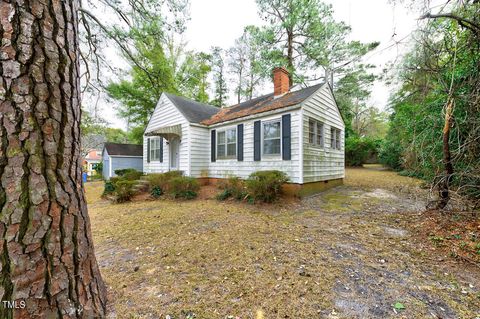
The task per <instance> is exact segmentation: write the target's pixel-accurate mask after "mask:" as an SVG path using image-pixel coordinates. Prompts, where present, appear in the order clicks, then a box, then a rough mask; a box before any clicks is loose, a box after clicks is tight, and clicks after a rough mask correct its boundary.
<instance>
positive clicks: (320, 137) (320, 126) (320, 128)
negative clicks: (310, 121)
mask: <svg viewBox="0 0 480 319" xmlns="http://www.w3.org/2000/svg"><path fill="white" fill-rule="evenodd" d="M317 145H320V146H323V124H322V123H320V122H317Z"/></svg>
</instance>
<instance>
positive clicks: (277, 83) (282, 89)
mask: <svg viewBox="0 0 480 319" xmlns="http://www.w3.org/2000/svg"><path fill="white" fill-rule="evenodd" d="M289 90H290V80H289V73H288V71H287V69H285V68H283V67H277V68H275V69H273V96H280V95H283V94H285V93H287V92H288V91H289Z"/></svg>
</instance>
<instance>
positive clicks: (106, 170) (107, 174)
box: [102, 149, 112, 180]
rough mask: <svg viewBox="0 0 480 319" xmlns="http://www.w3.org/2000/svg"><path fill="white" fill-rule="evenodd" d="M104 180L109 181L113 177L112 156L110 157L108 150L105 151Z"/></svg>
mask: <svg viewBox="0 0 480 319" xmlns="http://www.w3.org/2000/svg"><path fill="white" fill-rule="evenodd" d="M102 175H103V179H105V180H107V179H110V177H112V175H111V174H110V156H109V155H108V152H107V149H104V150H103V171H102Z"/></svg>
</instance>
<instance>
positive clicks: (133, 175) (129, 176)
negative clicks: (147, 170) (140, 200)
mask: <svg viewBox="0 0 480 319" xmlns="http://www.w3.org/2000/svg"><path fill="white" fill-rule="evenodd" d="M142 175H143V173H142V172H139V171H135V170H133V171H128V172H126V173H125V174H123V175H122V178H123V179H125V180H127V181H136V180H139V179H140V177H142Z"/></svg>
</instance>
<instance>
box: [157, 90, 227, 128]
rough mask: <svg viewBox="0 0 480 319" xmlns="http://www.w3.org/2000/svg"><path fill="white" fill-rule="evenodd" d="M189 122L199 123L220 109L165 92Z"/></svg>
mask: <svg viewBox="0 0 480 319" xmlns="http://www.w3.org/2000/svg"><path fill="white" fill-rule="evenodd" d="M165 95H166V96H167V97H168V99H169V100H170V101H172V103H173V104H174V105H175V106H176V107H177V108H178V110H179V111H180V112H181V113H182V114H183V116H185V118H186V119H187V120H188V121H189V122H190V123H200V122H202V121H203V120H206V119H209V118H210V117H212V116H213V115H215V114H216V113H218V112H219V111H220V108H218V107H215V106H211V105H207V104H203V103H199V102H196V101H192V100H189V99H186V98H184V97H180V96H177V95H174V94H171V93H165Z"/></svg>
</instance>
